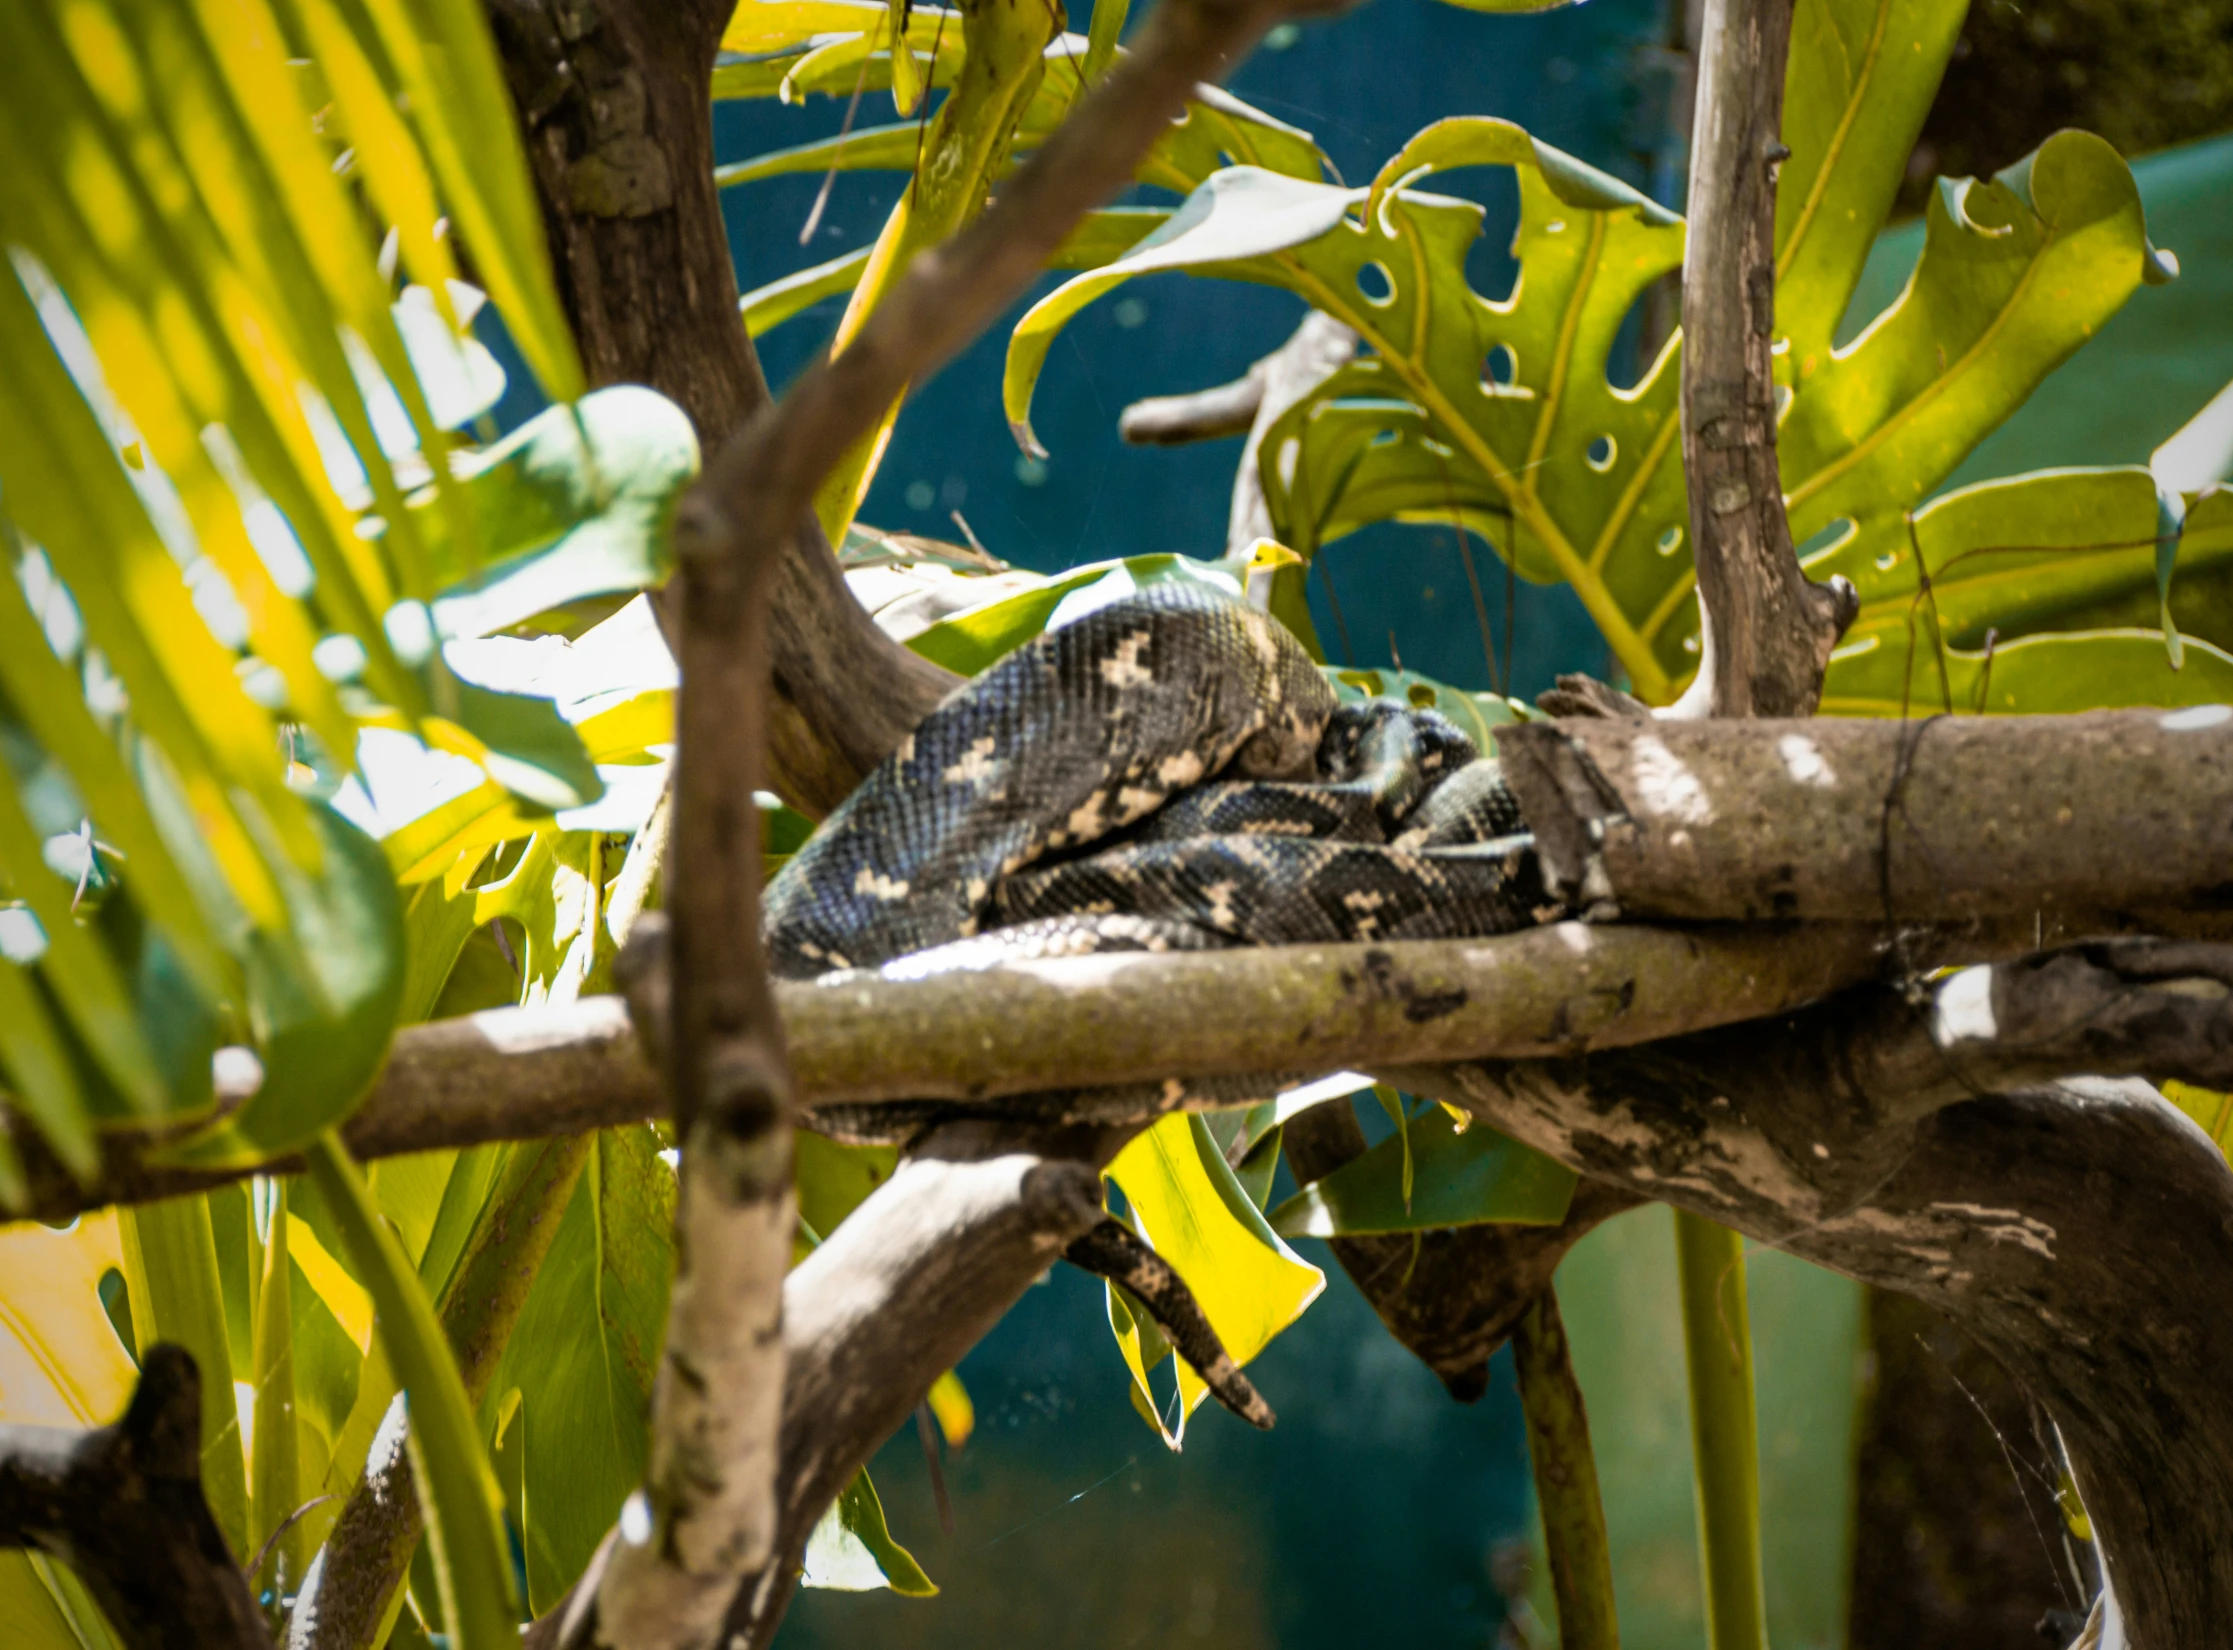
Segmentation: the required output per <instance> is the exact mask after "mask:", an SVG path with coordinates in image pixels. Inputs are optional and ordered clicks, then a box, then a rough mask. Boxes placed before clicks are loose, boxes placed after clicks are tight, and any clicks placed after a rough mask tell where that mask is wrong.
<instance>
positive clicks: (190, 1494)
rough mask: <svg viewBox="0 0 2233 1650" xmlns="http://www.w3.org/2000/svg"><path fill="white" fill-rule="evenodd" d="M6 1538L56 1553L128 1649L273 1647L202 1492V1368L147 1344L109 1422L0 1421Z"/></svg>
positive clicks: (178, 1352)
mask: <svg viewBox="0 0 2233 1650" xmlns="http://www.w3.org/2000/svg"><path fill="white" fill-rule="evenodd" d="M0 1547H25V1548H29V1549H31V1550H32V1551H35V1552H40V1553H44V1554H45V1555H46V1556H47V1557H49V1558H55V1559H60V1560H61V1561H62V1562H63V1563H65V1564H67V1565H69V1567H70V1569H71V1571H72V1572H73V1573H74V1574H75V1575H76V1576H77V1578H78V1579H79V1580H80V1581H82V1582H83V1583H84V1584H85V1586H86V1589H87V1591H89V1592H90V1593H92V1595H93V1597H94V1599H95V1601H96V1602H97V1603H99V1605H100V1606H101V1613H102V1614H103V1615H104V1616H106V1617H107V1618H108V1622H109V1625H110V1626H111V1627H112V1628H114V1629H115V1631H116V1634H117V1636H118V1638H119V1639H120V1640H121V1641H122V1642H123V1644H124V1645H125V1646H126V1647H127V1650H269V1647H270V1645H271V1635H270V1632H269V1631H268V1630H267V1629H266V1627H265V1625H264V1618H263V1616H262V1614H261V1613H260V1612H259V1611H258V1610H257V1608H256V1601H255V1598H254V1597H253V1596H252V1595H251V1594H250V1592H249V1589H248V1580H247V1578H246V1577H245V1576H243V1575H242V1574H241V1573H240V1566H239V1565H237V1564H236V1563H234V1562H233V1556H232V1554H231V1553H230V1552H228V1551H227V1550H226V1547H225V1537H224V1535H223V1534H222V1533H221V1532H220V1531H219V1530H218V1528H217V1520H216V1519H215V1518H214V1517H213V1516H212V1515H211V1513H210V1510H209V1503H208V1501H207V1500H205V1499H204V1498H203V1496H202V1401H201V1377H200V1376H199V1375H198V1374H197V1373H196V1371H195V1368H194V1360H193V1357H192V1355H191V1354H189V1353H187V1352H186V1351H184V1350H183V1349H182V1348H179V1347H176V1346H168V1345H158V1346H152V1347H150V1348H148V1352H147V1358H146V1360H145V1361H144V1362H143V1363H142V1364H141V1366H140V1384H139V1387H138V1389H137V1390H136V1391H134V1393H133V1394H132V1401H131V1403H130V1405H129V1406H128V1407H127V1408H126V1409H125V1411H124V1414H123V1417H122V1418H121V1419H120V1420H118V1421H117V1422H116V1423H115V1424H114V1425H113V1426H106V1427H97V1428H94V1429H93V1430H91V1431H86V1432H76V1431H71V1430H69V1429H67V1428H63V1427H25V1426H0Z"/></svg>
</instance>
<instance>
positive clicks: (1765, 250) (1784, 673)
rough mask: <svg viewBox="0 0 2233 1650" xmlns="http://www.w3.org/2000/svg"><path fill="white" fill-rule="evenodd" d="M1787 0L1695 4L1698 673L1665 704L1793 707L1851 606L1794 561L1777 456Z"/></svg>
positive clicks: (1686, 430) (1766, 712)
mask: <svg viewBox="0 0 2233 1650" xmlns="http://www.w3.org/2000/svg"><path fill="white" fill-rule="evenodd" d="M1791 11H1792V0H1706V13H1705V25H1704V34H1703V50H1702V53H1701V61H1700V63H1699V72H1698V93H1697V116H1696V120H1695V124H1694V135H1693V137H1692V141H1691V153H1690V204H1689V218H1690V223H1689V230H1688V237H1689V238H1688V240H1687V241H1686V243H1685V245H1684V251H1683V301H1682V322H1683V361H1682V439H1683V475H1684V477H1685V478H1686V479H1687V480H1688V482H1689V487H1690V543H1691V554H1692V557H1693V559H1694V560H1695V562H1696V564H1697V569H1698V603H1699V640H1700V646H1701V651H1700V654H1699V661H1698V675H1697V678H1696V679H1695V681H1694V682H1693V683H1692V685H1691V687H1690V689H1689V690H1688V691H1687V692H1685V694H1684V695H1683V697H1682V699H1681V700H1680V701H1679V702H1678V703H1677V705H1676V706H1675V707H1674V709H1673V711H1672V712H1671V714H1673V715H1675V716H1680V717H1697V716H1729V717H1747V716H1806V715H1810V714H1812V713H1813V710H1814V706H1815V701H1816V700H1817V698H1819V697H1820V694H1821V691H1822V672H1823V668H1824V666H1825V665H1827V664H1828V662H1829V657H1830V649H1831V648H1832V647H1833V646H1834V645H1835V644H1836V642H1837V638H1838V636H1839V634H1840V633H1841V632H1842V631H1843V630H1844V629H1845V627H1846V626H1847V625H1848V624H1850V623H1852V622H1853V615H1854V613H1855V612H1856V611H1857V610H1858V605H1859V604H1858V600H1857V598H1856V597H1855V596H1854V594H1853V589H1852V587H1851V586H1850V585H1845V586H1843V587H1842V588H1841V587H1838V586H1836V585H1832V586H1829V587H1824V586H1821V585H1817V584H1814V583H1813V582H1812V581H1810V580H1809V579H1808V578H1807V576H1806V575H1805V574H1804V573H1802V572H1801V571H1800V570H1799V563H1798V558H1797V556H1796V555H1795V554H1794V553H1793V550H1792V544H1791V522H1790V518H1789V517H1788V516H1787V515H1786V514H1785V513H1784V508H1783V478H1782V473H1781V471H1780V470H1779V469H1778V467H1777V460H1776V410H1777V408H1776V386H1775V375H1774V366H1773V356H1772V354H1771V350H1770V346H1771V344H1772V343H1773V341H1774V336H1775V293H1776V277H1775V224H1776V172H1777V169H1778V168H1779V167H1780V166H1781V165H1782V163H1783V160H1784V157H1785V156H1787V155H1788V154H1789V153H1790V151H1789V150H1788V149H1786V148H1785V147H1784V146H1783V143H1782V140H1781V138H1780V137H1779V136H1778V134H1779V132H1780V130H1781V128H1782V125H1783V79H1784V63H1785V58H1786V56H1787V55H1788V52H1789V47H1790V41H1791Z"/></svg>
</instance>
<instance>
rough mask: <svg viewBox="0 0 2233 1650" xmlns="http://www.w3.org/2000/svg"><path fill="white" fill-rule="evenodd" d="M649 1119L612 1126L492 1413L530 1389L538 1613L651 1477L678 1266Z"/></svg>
mask: <svg viewBox="0 0 2233 1650" xmlns="http://www.w3.org/2000/svg"><path fill="white" fill-rule="evenodd" d="M659 1149H660V1147H659V1139H658V1136H657V1135H655V1134H654V1133H653V1132H652V1131H651V1130H650V1129H649V1128H630V1129H610V1130H606V1131H604V1132H603V1133H601V1134H599V1135H598V1137H597V1145H596V1151H595V1153H594V1155H593V1156H592V1157H591V1159H590V1161H589V1164H588V1166H587V1167H586V1169H585V1170H584V1171H583V1173H582V1176H581V1179H580V1181H579V1182H578V1183H577V1185H576V1186H575V1188H574V1196H573V1200H572V1202H571V1203H569V1204H568V1205H567V1209H566V1213H565V1216H564V1217H563V1219H562V1221H561V1223H560V1225H559V1229H558V1235H557V1237H556V1238H555V1239H553V1241H552V1243H551V1249H550V1253H549V1255H548V1256H547V1257H546V1258H545V1260H544V1262H543V1266H542V1270H541V1271H540V1272H539V1273H538V1274H537V1275H536V1278H535V1284H534V1288H533V1289H532V1291H531V1292H530V1293H529V1295H528V1297H527V1304H526V1306H525V1308H524V1309H523V1310H522V1311H521V1313H520V1318H519V1322H518V1325H517V1326H516V1327H515V1328H514V1330H513V1331H512V1338H511V1340H510V1342H509V1343H508V1344H507V1345H506V1347H505V1350H504V1358H503V1362H502V1363H501V1364H500V1365H499V1366H498V1369H497V1372H496V1375H495V1377H494V1378H493V1379H492V1380H491V1381H490V1383H489V1388H488V1393H489V1396H488V1401H487V1403H486V1404H485V1405H484V1407H483V1414H484V1416H485V1417H487V1418H489V1419H490V1420H491V1421H493V1418H494V1417H495V1416H496V1415H497V1414H498V1413H500V1412H501V1411H502V1410H503V1408H504V1407H505V1406H506V1405H507V1404H508V1402H509V1395H510V1394H512V1393H515V1392H516V1393H517V1394H518V1395H519V1413H518V1415H517V1416H516V1417H515V1418H514V1419H513V1421H512V1425H514V1426H524V1427H525V1428H526V1429H527V1430H526V1434H525V1440H524V1445H523V1448H524V1451H525V1454H524V1461H523V1467H522V1486H521V1492H520V1494H521V1505H520V1506H519V1507H518V1509H517V1514H518V1518H519V1525H520V1532H521V1537H522V1541H523V1543H524V1545H525V1548H526V1555H527V1590H528V1599H529V1603H530V1606H531V1607H532V1609H533V1610H534V1612H535V1613H536V1614H538V1615H540V1614H542V1613H543V1612H545V1611H547V1610H549V1609H550V1608H551V1607H552V1606H553V1605H554V1604H555V1603H556V1602H557V1600H558V1599H559V1597H560V1596H561V1595H562V1594H563V1593H564V1592H565V1590H566V1589H567V1588H568V1587H570V1586H572V1585H573V1582H574V1579H575V1578H576V1577H577V1576H579V1575H580V1574H581V1572H582V1568H583V1566H585V1565H586V1564H587V1563H588V1562H589V1558H590V1555H591V1554H592V1553H593V1552H595V1551H596V1548H597V1543H598V1542H599V1541H601V1540H603V1539H604V1536H605V1532H606V1531H608V1530H609V1529H611V1528H612V1524H613V1520H614V1519H615V1518H616V1517H618V1516H619V1513H620V1506H621V1503H622V1502H623V1501H625V1500H626V1499H627V1498H628V1495H629V1493H630V1492H631V1491H632V1490H634V1489H635V1488H636V1486H637V1485H638V1484H640V1483H641V1482H642V1481H643V1476H644V1468H645V1462H646V1450H647V1446H648V1428H649V1416H650V1411H651V1382H652V1376H653V1374H654V1373H655V1372H656V1371H657V1369H658V1364H659V1348H660V1346H661V1345H662V1343H663V1337H664V1335H665V1331H666V1321H667V1291H668V1286H669V1284H670V1282H671V1281H672V1278H673V1273H674V1198H675V1177H674V1171H673V1170H671V1169H669V1168H668V1167H667V1165H666V1164H665V1163H663V1162H662V1161H660V1158H659Z"/></svg>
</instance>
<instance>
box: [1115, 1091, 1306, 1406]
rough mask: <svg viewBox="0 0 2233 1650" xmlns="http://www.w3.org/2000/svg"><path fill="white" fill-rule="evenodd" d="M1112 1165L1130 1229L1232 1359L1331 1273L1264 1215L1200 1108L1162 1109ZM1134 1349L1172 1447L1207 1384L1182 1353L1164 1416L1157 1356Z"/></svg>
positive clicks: (1262, 1339)
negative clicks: (1175, 1279)
mask: <svg viewBox="0 0 2233 1650" xmlns="http://www.w3.org/2000/svg"><path fill="white" fill-rule="evenodd" d="M1107 1174H1108V1178H1109V1179H1110V1180H1112V1181H1114V1182H1115V1183H1116V1185H1117V1187H1118V1189H1119V1190H1121V1191H1122V1192H1123V1193H1124V1201H1125V1208H1126V1212H1127V1213H1128V1215H1129V1216H1130V1218H1131V1221H1132V1224H1133V1226H1134V1228H1135V1229H1136V1230H1137V1231H1138V1232H1139V1234H1140V1236H1141V1237H1142V1238H1143V1239H1145V1240H1146V1242H1147V1243H1148V1246H1149V1247H1150V1248H1152V1249H1154V1250H1155V1252H1156V1253H1157V1254H1158V1255H1160V1256H1162V1257H1163V1259H1164V1260H1166V1261H1168V1262H1169V1263H1170V1265H1171V1267H1172V1269H1173V1270H1174V1271H1176V1272H1177V1273H1178V1275H1179V1276H1180V1277H1181V1278H1183V1279H1185V1280H1186V1283H1187V1286H1188V1288H1189V1289H1191V1290H1192V1291H1193V1294H1194V1298H1195V1299H1196V1300H1197V1301H1198V1302H1200V1304H1201V1307H1202V1312H1203V1315H1204V1316H1205V1317H1207V1318H1208V1319H1209V1323H1210V1327H1211V1328H1212V1329H1214V1330H1216V1331H1217V1335H1218V1339H1219V1340H1220V1341H1221V1342H1222V1343H1223V1344H1224V1347H1225V1350H1226V1351H1227V1352H1228V1353H1229V1354H1231V1356H1232V1359H1233V1361H1234V1362H1235V1363H1237V1364H1246V1363H1247V1362H1248V1361H1249V1360H1250V1359H1251V1358H1253V1357H1255V1356H1256V1354H1257V1353H1259V1352H1261V1351H1262V1350H1263V1349H1264V1348H1265V1347H1266V1346H1267V1345H1269V1344H1270V1343H1271V1340H1272V1337H1274V1336H1275V1335H1277V1334H1278V1333H1279V1332H1280V1331H1281V1330H1282V1329H1285V1328H1286V1327H1287V1326H1288V1325H1289V1324H1291V1323H1293V1322H1294V1321H1295V1320H1296V1319H1297V1318H1299V1317H1301V1316H1302V1314H1303V1311H1304V1309H1305V1308H1307V1307H1308V1306H1309V1305H1310V1303H1311V1302H1312V1301H1314V1300H1316V1299H1317V1298H1318V1293H1319V1291H1320V1290H1322V1289H1323V1288H1324V1287H1325V1286H1326V1279H1325V1274H1324V1273H1322V1272H1320V1271H1319V1270H1318V1268H1317V1267H1315V1266H1312V1265H1310V1264H1309V1263H1308V1262H1307V1261H1304V1260H1302V1259H1300V1258H1299V1257H1298V1256H1297V1255H1296V1254H1295V1253H1294V1251H1293V1250H1291V1249H1289V1248H1288V1247H1287V1245H1286V1244H1285V1243H1284V1242H1282V1241H1281V1239H1280V1237H1279V1235H1278V1234H1277V1233H1275V1232H1274V1231H1273V1230H1272V1228H1271V1227H1270V1226H1268V1225H1267V1224H1265V1221H1264V1217H1263V1215H1262V1214H1261V1213H1260V1212H1259V1211H1258V1209H1257V1207H1256V1205H1255V1204H1254V1203H1253V1202H1251V1201H1250V1200H1249V1197H1248V1194H1247V1193H1246V1192H1245V1191H1244V1190H1242V1188H1241V1186H1240V1184H1239V1182H1238V1181H1236V1180H1235V1179H1234V1177H1233V1171H1232V1169H1231V1167H1230V1166H1229V1165H1228V1164H1227V1163H1226V1161H1225V1154H1224V1153H1223V1152H1222V1151H1220V1150H1219V1149H1218V1145H1217V1141H1216V1139H1215V1137H1214V1136H1212V1135H1211V1134H1210V1132H1209V1129H1208V1127H1207V1126H1206V1125H1205V1124H1204V1123H1203V1121H1202V1119H1201V1118H1200V1117H1199V1116H1196V1115H1194V1114H1192V1113H1173V1114H1172V1115H1170V1116H1168V1117H1165V1118H1163V1119H1162V1120H1161V1121H1159V1122H1157V1123H1156V1124H1155V1125H1154V1126H1153V1127H1152V1128H1150V1129H1148V1130H1147V1131H1146V1132H1145V1133H1144V1134H1141V1135H1140V1136H1138V1137H1137V1138H1136V1139H1134V1140H1133V1142H1132V1143H1131V1144H1130V1145H1128V1146H1126V1147H1125V1148H1124V1150H1123V1151H1122V1152H1120V1153H1118V1154H1117V1157H1116V1161H1114V1162H1113V1163H1111V1164H1110V1165H1109V1167H1108V1170H1107ZM1112 1315H1113V1314H1112ZM1156 1340H1157V1341H1160V1340H1161V1337H1160V1336H1157V1337H1156ZM1134 1357H1138V1358H1139V1362H1140V1363H1143V1364H1145V1365H1146V1367H1138V1366H1137V1365H1136V1366H1135V1367H1134V1369H1133V1381H1134V1385H1135V1388H1136V1397H1137V1398H1138V1399H1139V1400H1141V1401H1143V1404H1144V1410H1145V1412H1146V1413H1148V1414H1150V1415H1151V1416H1154V1418H1155V1421H1156V1426H1157V1429H1158V1430H1159V1431H1160V1432H1161V1433H1162V1434H1163V1436H1164V1440H1165V1442H1167V1443H1168V1444H1170V1446H1171V1447H1172V1448H1173V1449H1176V1448H1177V1447H1178V1446H1179V1444H1180V1442H1181V1441H1182V1440H1183V1439H1184V1437H1185V1433H1186V1418H1187V1416H1188V1415H1190V1414H1192V1413H1193V1410H1194V1408H1195V1406H1196V1405H1197V1404H1199V1403H1200V1402H1201V1401H1202V1399H1203V1398H1204V1397H1205V1396H1207V1394H1208V1392H1209V1388H1208V1387H1206V1386H1205V1385H1203V1384H1202V1380H1201V1377H1200V1376H1199V1375H1198V1374H1197V1373H1196V1372H1195V1371H1194V1370H1193V1368H1192V1367H1191V1366H1189V1365H1188V1364H1186V1362H1185V1361H1184V1360H1183V1359H1182V1360H1180V1361H1179V1364H1178V1407H1177V1412H1176V1414H1175V1416H1174V1417H1173V1418H1171V1419H1169V1420H1167V1421H1166V1420H1164V1419H1163V1418H1162V1417H1161V1416H1159V1415H1156V1404H1155V1399H1154V1395H1153V1394H1152V1392H1150V1391H1148V1390H1147V1375H1148V1370H1149V1369H1150V1368H1152V1367H1153V1363H1154V1361H1155V1360H1154V1359H1152V1358H1146V1357H1144V1356H1140V1355H1139V1354H1131V1355H1129V1356H1128V1360H1127V1361H1128V1362H1129V1361H1132V1360H1133V1358H1134Z"/></svg>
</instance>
